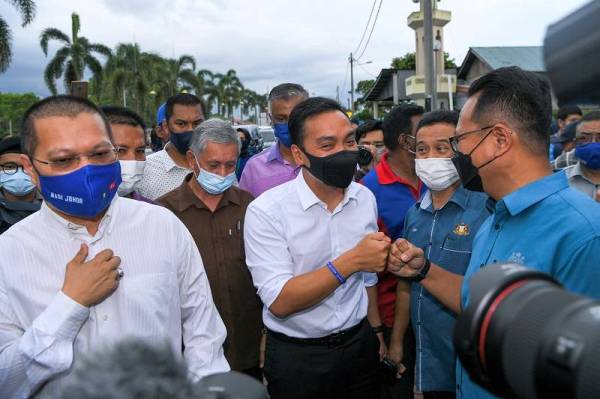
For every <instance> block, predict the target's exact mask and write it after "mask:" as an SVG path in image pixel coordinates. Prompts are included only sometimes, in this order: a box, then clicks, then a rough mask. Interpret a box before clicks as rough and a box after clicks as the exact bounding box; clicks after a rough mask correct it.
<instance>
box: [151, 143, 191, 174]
mask: <svg viewBox="0 0 600 399" xmlns="http://www.w3.org/2000/svg"><path fill="white" fill-rule="evenodd" d="M156 155H157V156H158V161H160V164H161V165H162V167H163V168H164V169H165V171H167V172H170V171H171V170H173V169H175V168H178V169H185V170H187V168H182V167H181V166H179V165H177V164H176V163H175V161H173V158H171V156H170V155H169V153H168V152H167V150H166V149H162V150H160V151H158V152H157V153H156Z"/></svg>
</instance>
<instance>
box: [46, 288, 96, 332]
mask: <svg viewBox="0 0 600 399" xmlns="http://www.w3.org/2000/svg"><path fill="white" fill-rule="evenodd" d="M89 314H90V310H89V309H88V308H86V307H85V306H83V305H80V304H79V303H77V302H75V301H74V300H73V299H71V298H69V297H68V296H67V295H65V294H64V293H63V292H62V291H59V292H58V293H57V294H56V296H55V297H54V299H53V300H52V302H50V304H49V305H48V307H47V308H46V310H44V312H42V313H41V314H40V315H39V316H38V318H37V319H36V320H35V327H36V329H38V330H42V331H45V332H46V333H48V334H50V335H56V336H60V337H61V338H64V339H68V340H73V339H75V337H76V336H77V333H78V332H79V329H81V326H82V325H83V323H84V322H85V321H86V320H87V318H88V316H89Z"/></svg>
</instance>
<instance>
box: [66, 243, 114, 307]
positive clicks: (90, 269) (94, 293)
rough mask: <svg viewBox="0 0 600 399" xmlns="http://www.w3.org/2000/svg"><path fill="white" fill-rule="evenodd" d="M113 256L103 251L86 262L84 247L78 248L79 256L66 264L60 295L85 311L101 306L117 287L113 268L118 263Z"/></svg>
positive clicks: (108, 251) (109, 252)
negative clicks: (82, 307) (85, 308)
mask: <svg viewBox="0 0 600 399" xmlns="http://www.w3.org/2000/svg"><path fill="white" fill-rule="evenodd" d="M113 255H114V254H113V251H111V250H110V249H105V250H103V251H101V252H98V254H97V255H96V256H95V257H94V258H93V259H92V260H90V261H88V262H86V261H85V260H86V258H87V256H88V247H87V245H86V244H81V247H80V248H79V252H77V254H76V255H75V257H74V258H73V259H72V260H71V261H70V262H69V263H67V269H66V273H65V282H64V284H63V287H62V292H63V293H64V294H65V295H67V296H68V297H69V298H71V299H73V300H74V301H75V302H77V303H79V304H81V305H83V306H86V307H89V306H92V305H96V304H98V303H100V302H102V301H103V300H104V299H106V298H107V297H108V296H109V295H110V294H112V293H113V292H114V291H115V290H116V289H117V287H118V286H119V275H118V272H117V268H118V267H119V265H120V264H121V259H120V258H119V257H118V256H113Z"/></svg>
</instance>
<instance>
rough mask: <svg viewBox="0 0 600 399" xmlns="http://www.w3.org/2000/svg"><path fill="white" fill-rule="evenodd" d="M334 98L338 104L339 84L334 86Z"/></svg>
mask: <svg viewBox="0 0 600 399" xmlns="http://www.w3.org/2000/svg"><path fill="white" fill-rule="evenodd" d="M335 100H336V101H337V102H338V104H339V102H340V86H336V87H335Z"/></svg>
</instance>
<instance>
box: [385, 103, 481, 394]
mask: <svg viewBox="0 0 600 399" xmlns="http://www.w3.org/2000/svg"><path fill="white" fill-rule="evenodd" d="M457 122H458V113H457V112H455V111H443V110H441V111H434V112H430V113H428V114H425V116H424V117H423V119H421V121H420V122H419V125H418V127H417V134H416V139H417V145H416V159H415V162H416V168H415V170H416V173H417V176H419V178H420V179H421V181H423V183H424V184H425V185H426V186H427V187H428V188H429V190H428V191H426V192H425V194H424V195H423V197H422V198H421V200H420V201H418V202H417V204H416V205H415V206H413V207H412V208H410V210H409V211H408V213H407V214H406V218H405V222H404V234H403V236H404V238H405V239H406V240H407V241H409V242H411V243H413V244H414V245H416V246H417V247H419V248H422V249H423V251H424V252H425V255H426V256H427V258H428V259H430V260H431V261H432V262H434V263H435V264H436V265H439V266H440V267H443V268H445V269H446V270H448V271H451V272H452V273H456V274H460V275H463V274H464V273H465V271H466V269H467V266H468V264H469V259H470V258H471V247H472V244H473V237H475V234H476V233H477V231H478V230H479V227H480V226H481V224H482V223H483V221H484V220H485V219H486V218H487V217H488V216H489V211H488V210H487V209H486V206H485V204H486V201H487V198H488V197H487V195H485V194H483V193H478V192H473V191H469V190H466V189H465V188H463V187H462V186H461V185H460V180H459V176H458V172H457V170H456V168H455V166H454V164H453V163H452V160H451V157H452V155H453V151H452V148H451V147H450V142H449V139H450V138H451V137H452V136H453V135H454V131H455V130H456V124H457ZM396 293H397V296H396V317H395V320H394V329H393V330H394V332H393V333H392V338H394V340H393V341H392V342H391V344H390V353H395V352H396V348H397V347H398V348H402V344H403V343H402V337H403V336H404V333H405V330H406V328H407V327H408V320H409V318H410V320H411V324H412V327H413V329H414V332H415V337H416V341H417V357H416V360H417V361H416V371H415V382H416V388H417V390H418V391H420V392H422V393H423V398H424V399H440V398H444V399H445V398H454V396H455V395H454V391H455V382H454V375H455V372H454V368H455V361H456V356H455V353H454V347H453V345H452V332H453V330H454V324H455V321H456V316H455V314H454V313H453V312H452V311H450V310H449V309H448V308H446V307H445V306H444V305H443V304H441V303H440V302H439V301H438V300H437V299H435V297H434V296H433V295H431V294H430V293H429V292H428V291H427V289H425V288H424V287H423V286H422V285H421V284H419V283H416V282H415V283H413V284H412V285H411V284H410V282H409V281H406V280H400V281H399V282H398V286H397V291H396ZM409 303H410V311H409V306H408V304H409ZM394 360H396V359H394Z"/></svg>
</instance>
